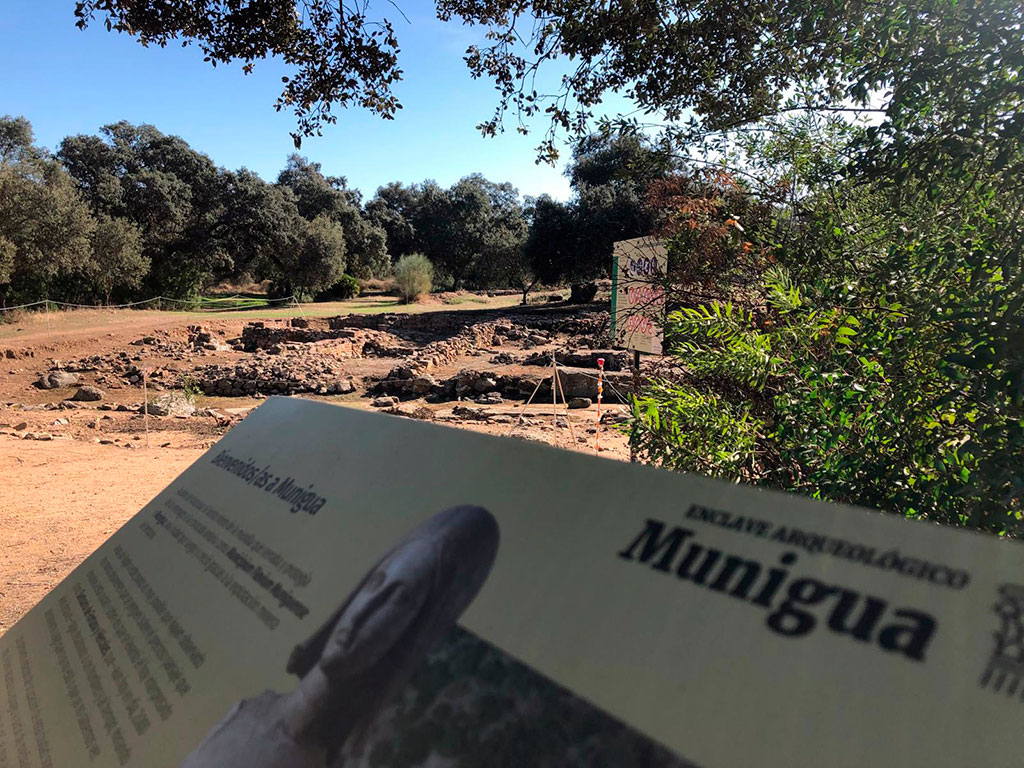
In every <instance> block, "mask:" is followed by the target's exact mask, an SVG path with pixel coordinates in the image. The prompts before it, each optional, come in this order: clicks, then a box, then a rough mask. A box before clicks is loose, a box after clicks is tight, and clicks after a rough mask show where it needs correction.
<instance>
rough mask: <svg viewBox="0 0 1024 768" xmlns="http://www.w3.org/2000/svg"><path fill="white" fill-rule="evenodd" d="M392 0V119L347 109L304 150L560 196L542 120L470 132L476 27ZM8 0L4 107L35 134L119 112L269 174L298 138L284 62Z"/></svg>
mask: <svg viewBox="0 0 1024 768" xmlns="http://www.w3.org/2000/svg"><path fill="white" fill-rule="evenodd" d="M399 5H400V6H401V8H402V11H404V13H405V15H406V16H407V17H408V18H409V23H406V21H405V20H404V19H402V18H400V17H398V14H397V13H396V12H394V11H393V9H391V8H390V7H389V6H387V5H386V4H385V3H383V2H380V3H379V7H380V8H381V9H386V10H387V11H391V12H390V13H388V14H387V15H389V16H394V17H397V18H395V19H393V21H394V23H395V26H396V31H397V34H398V38H399V43H400V45H401V47H402V52H401V53H400V61H401V66H402V68H403V69H404V71H405V76H404V77H405V79H404V80H403V81H402V82H400V83H398V85H397V88H396V91H397V93H398V95H399V98H400V99H401V101H402V103H403V105H404V109H402V110H401V111H400V112H399V113H398V117H397V119H396V120H395V121H384V120H381V119H379V118H377V117H374V116H372V115H370V114H369V113H366V112H363V111H361V110H358V109H350V110H342V111H340V112H338V113H337V114H338V124H337V125H335V126H328V127H327V128H326V129H325V135H324V136H323V137H322V138H312V139H307V140H305V141H304V142H303V146H302V154H304V155H306V156H307V157H309V158H310V159H312V160H314V161H316V162H319V163H322V165H323V167H324V171H325V173H327V174H329V175H343V176H347V177H348V179H349V183H350V184H351V185H353V186H356V187H358V188H359V189H361V190H362V191H363V193H364V194H366V195H367V196H372V194H373V192H374V191H375V190H376V189H377V187H378V186H380V185H382V184H385V183H387V182H389V181H401V182H403V183H411V182H418V181H422V180H424V179H427V178H433V179H436V180H437V181H438V182H439V183H441V184H442V185H445V186H447V185H450V184H452V183H454V182H455V181H457V180H458V179H459V178H461V177H462V176H465V175H466V174H469V173H473V172H477V171H479V172H481V173H483V174H484V175H485V176H487V177H488V178H490V179H492V180H494V181H511V182H512V183H513V184H514V185H515V186H517V187H518V188H519V191H520V192H521V193H522V194H524V195H538V194H541V193H545V192H546V193H548V194H551V195H552V196H554V197H556V198H559V199H565V198H566V197H568V195H569V185H568V182H567V180H566V179H565V177H564V176H563V174H562V167H559V168H551V167H550V166H546V165H536V164H535V162H534V157H535V153H534V147H535V146H536V144H537V143H539V139H540V136H541V134H542V133H543V129H544V127H545V126H544V124H543V123H541V122H537V123H535V124H534V125H533V129H534V132H533V133H531V134H530V135H528V136H521V135H519V134H517V133H516V132H515V131H514V130H510V131H509V132H508V133H506V134H504V135H503V136H500V137H498V138H496V139H494V138H492V139H485V138H482V137H481V136H480V135H479V133H478V132H477V131H476V129H475V127H474V126H475V125H476V124H477V123H478V122H480V121H481V120H483V119H485V118H487V117H489V116H490V115H491V112H492V111H493V108H494V106H495V104H496V103H497V102H496V97H497V94H496V92H495V91H494V89H493V85H492V84H491V83H490V82H488V81H482V80H479V81H474V80H472V79H471V78H470V76H469V72H468V70H467V69H466V66H465V63H464V62H463V60H462V54H463V52H464V51H465V49H466V46H467V45H468V44H469V43H470V42H472V41H474V40H475V39H478V38H479V33H478V31H475V30H472V29H469V28H466V27H463V26H461V25H458V24H456V23H448V24H443V23H441V22H439V21H437V20H436V19H435V18H434V15H433V5H432V4H431V3H424V2H422V0H417V1H416V2H412V0H408V1H407V2H400V3H399ZM2 6H3V8H2V12H0V72H4V73H5V76H4V78H3V80H2V81H0V114H12V115H23V116H25V117H27V118H28V119H29V120H30V121H31V122H32V125H33V128H34V129H35V134H36V141H37V143H39V144H42V145H44V146H47V147H50V148H51V149H52V148H54V147H56V145H57V143H58V142H59V141H60V140H61V139H62V138H63V137H64V136H67V135H71V134H76V133H96V132H97V131H98V129H99V127H100V126H102V125H104V124H107V123H112V122H116V121H118V120H122V119H123V120H128V121H130V122H133V123H151V124H152V125H155V126H156V127H157V128H158V129H160V130H161V131H163V132H164V133H168V134H175V135H178V136H181V137H183V138H184V139H185V140H186V141H188V142H189V143H190V144H191V145H192V146H193V147H195V148H196V149H197V150H199V151H201V152H204V153H206V154H207V155H209V156H210V157H211V158H212V159H213V161H214V162H215V163H216V164H218V165H222V166H225V167H227V168H232V169H235V168H239V167H242V166H245V167H247V168H249V169H251V170H253V171H256V172H257V173H259V174H260V175H261V176H262V177H263V178H265V179H267V180H268V181H272V180H273V179H274V178H276V176H277V173H278V171H279V170H280V169H281V168H282V167H283V166H284V163H285V159H286V158H287V156H288V155H289V154H290V153H291V152H293V151H294V147H293V144H292V140H291V137H290V136H289V135H288V134H289V131H290V130H293V129H294V127H295V120H294V116H293V115H292V113H290V112H281V113H277V112H275V111H274V109H273V103H274V101H275V99H276V98H277V95H278V93H279V91H280V87H281V76H282V75H283V74H287V70H286V69H285V68H284V67H283V66H282V65H280V64H279V63H278V62H272V61H271V62H266V61H264V62H258V63H257V65H256V69H255V71H254V73H253V74H252V75H248V76H246V75H244V74H243V73H242V71H241V67H240V65H233V66H230V67H217V68H216V69H214V68H212V67H211V66H210V65H208V64H206V63H204V62H203V61H202V55H201V54H200V53H199V51H198V49H197V48H195V47H189V48H184V49H182V48H181V47H178V46H169V47H168V48H166V49H161V48H143V47H142V46H140V45H139V44H138V43H137V42H135V40H134V39H133V38H130V37H128V36H126V35H119V34H117V33H114V32H107V31H106V30H105V29H104V27H103V25H102V23H99V22H94V23H93V25H92V26H90V27H89V29H87V30H85V31H79V30H78V29H77V28H76V27H75V19H74V14H73V10H74V0H3V2H2ZM568 154H569V153H568V151H567V150H566V151H564V152H563V156H568Z"/></svg>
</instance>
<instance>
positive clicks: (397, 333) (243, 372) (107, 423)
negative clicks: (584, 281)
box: [0, 296, 629, 634]
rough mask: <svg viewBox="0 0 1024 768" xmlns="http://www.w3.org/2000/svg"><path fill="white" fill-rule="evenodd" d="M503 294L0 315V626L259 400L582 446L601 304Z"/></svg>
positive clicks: (617, 450) (605, 427)
mask: <svg viewBox="0 0 1024 768" xmlns="http://www.w3.org/2000/svg"><path fill="white" fill-rule="evenodd" d="M514 302H515V297H509V296H499V297H473V296H466V297H454V298H453V299H450V300H449V301H448V303H439V302H435V303H431V304H427V305H415V306H413V307H411V308H406V307H396V306H395V303H394V301H393V300H391V299H388V298H370V299H362V300H355V301H352V302H338V303H333V304H331V305H314V306H312V307H310V306H305V307H301V308H292V309H289V310H263V311H251V312H244V313H220V314H216V315H210V314H202V315H198V314H190V313H169V312H154V311H133V310H118V311H110V310H79V311H72V312H49V313H36V314H31V315H25V316H23V317H21V318H19V319H18V321H17V322H14V323H9V324H6V325H4V324H0V544H2V548H0V634H3V632H5V631H6V630H7V629H8V628H9V627H10V626H11V625H12V624H13V623H14V622H15V621H17V619H18V618H20V617H21V616H22V615H23V614H24V613H25V612H26V611H27V610H28V609H29V608H31V607H32V606H33V605H34V604H35V603H36V602H38V600H39V599H40V598H41V597H42V596H43V595H44V594H46V592H47V591H48V590H49V589H51V588H52V587H53V586H54V585H55V584H56V583H57V582H59V581H60V580H61V579H63V578H64V577H65V576H66V575H67V574H68V573H69V572H70V571H71V570H72V569H73V568H74V567H75V566H77V565H78V564H79V563H80V562H81V561H82V560H84V559H85V557H87V556H88V555H89V554H90V553H91V552H92V551H94V550H95V549H96V547H98V546H99V545H100V544H101V543H102V542H103V541H104V540H105V539H106V538H107V537H108V536H109V535H110V534H111V533H113V532H114V531H115V530H117V528H119V527H120V526H121V525H123V524H124V523H125V522H126V521H127V520H128V519H129V518H130V517H131V516H132V515H134V514H135V513H136V512H137V511H138V510H139V509H140V508H141V507H142V506H143V505H144V504H145V503H146V502H147V501H148V500H149V499H151V498H152V497H153V496H155V495H156V494H157V493H158V492H159V491H160V490H162V489H163V488H164V487H165V486H166V485H167V484H168V483H169V482H170V481H171V480H172V479H173V478H174V477H176V476H177V475H178V474H180V473H181V472H182V471H183V470H184V469H185V468H186V467H187V466H188V465H189V464H191V463H192V462H193V461H195V460H196V459H197V458H198V457H199V456H200V455H201V454H202V452H203V451H204V450H206V449H207V448H209V447H211V446H212V445H213V444H214V443H215V442H216V441H217V440H218V439H219V438H220V437H221V436H222V435H223V434H225V433H226V432H227V431H228V430H229V429H230V428H231V427H232V426H233V425H235V424H237V423H238V422H239V421H240V420H241V419H243V418H244V416H245V414H246V413H248V412H249V411H250V410H251V409H252V408H253V407H255V406H257V405H258V404H259V403H260V402H262V400H263V399H264V398H265V397H267V396H268V395H274V394H281V395H291V396H298V397H309V398H314V399H320V400H326V401H328V402H332V403H335V404H337V405H340V406H346V407H356V408H376V409H379V410H382V411H384V412H387V413H390V414H393V415H398V416H405V417H410V418H417V419H422V420H429V421H435V422H438V423H442V424H446V425H449V426H455V427H459V428H465V429H471V430H474V431H479V432H484V433H488V434H494V435H500V436H506V437H511V438H520V439H527V440H536V441H540V442H545V443H548V444H552V445H557V446H559V447H562V448H566V449H570V450H578V451H586V452H590V453H594V452H595V440H596V438H597V434H596V433H597V431H598V426H599V425H598V419H597V409H596V406H595V405H593V404H590V401H591V400H593V399H595V396H596V374H597V370H596V364H595V363H594V361H595V360H596V358H597V357H598V356H602V357H605V358H607V365H608V366H609V367H610V368H612V369H615V368H617V367H621V365H622V363H623V361H624V354H623V353H614V352H610V351H600V350H601V349H602V347H606V345H607V317H608V313H607V308H606V307H602V306H601V305H592V306H589V307H586V308H582V309H581V308H571V307H566V306H564V305H551V306H541V307H537V308H531V309H528V310H519V309H517V308H515V307H514ZM396 309H397V310H402V312H401V314H384V313H393V312H395V310H396ZM407 309H411V311H409V312H407V311H405V310H407ZM595 350H597V351H595ZM552 355H555V356H556V357H557V358H558V359H559V362H560V363H561V364H562V366H561V367H560V373H559V379H558V381H557V383H556V392H555V399H556V400H557V406H556V405H553V403H552V393H551V383H552V377H551V372H552V368H551V365H550V363H549V361H550V358H551V356H552ZM538 362H539V364H538ZM48 377H49V380H47V378H48ZM608 377H609V381H608V384H607V385H606V387H605V390H604V392H605V398H606V402H605V405H604V408H603V416H604V418H603V420H602V421H603V422H604V423H603V424H602V425H601V426H600V430H601V434H600V441H601V448H602V451H601V453H600V455H601V456H603V457H608V458H614V459H620V460H621V459H626V458H628V447H627V445H626V440H625V437H624V436H623V435H622V434H621V433H620V432H619V431H617V430H616V428H615V422H620V421H621V420H622V418H623V416H624V406H622V405H621V404H614V403H608V400H614V399H615V396H614V394H613V391H614V392H618V391H619V389H624V388H625V387H626V386H627V384H628V377H629V374H628V373H626V372H624V371H621V370H618V371H615V370H613V371H612V372H611V373H609V374H608ZM144 383H145V385H146V389H145V397H144V394H143V384H144ZM51 385H52V386H51ZM559 385H560V387H561V389H558V386H559ZM97 394H98V396H99V399H97V400H91V399H81V398H83V397H95V396H96V395H97ZM531 394H533V395H534V401H533V403H531V404H530V405H529V406H527V405H526V400H527V399H528V398H529V397H530V395H531ZM563 396H564V397H563ZM588 396H589V397H588ZM71 398H79V399H71ZM574 398H579V399H578V400H577V402H576V403H575V405H576V406H580V407H578V408H575V409H573V410H569V409H567V408H566V403H567V402H568V401H569V400H572V399H574ZM144 400H145V402H146V404H147V405H146V408H145V409H143V407H142V405H143V402H144ZM143 410H145V411H146V412H145V413H143V412H140V411H143ZM157 414H165V415H157ZM556 414H557V415H556Z"/></svg>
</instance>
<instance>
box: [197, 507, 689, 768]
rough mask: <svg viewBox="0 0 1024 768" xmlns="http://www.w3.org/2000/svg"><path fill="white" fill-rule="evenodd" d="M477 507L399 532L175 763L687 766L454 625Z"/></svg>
mask: <svg viewBox="0 0 1024 768" xmlns="http://www.w3.org/2000/svg"><path fill="white" fill-rule="evenodd" d="M498 541H499V531H498V524H497V522H496V521H495V519H494V517H493V516H492V515H491V514H490V513H489V512H488V511H487V510H485V509H483V508H481V507H475V506H461V507H454V508H451V509H447V510H445V511H443V512H441V513H439V514H437V515H434V516H433V517H432V518H430V519H428V520H427V521H426V522H424V523H422V524H421V525H419V526H418V527H416V528H415V529H413V530H412V531H411V532H410V533H408V534H407V535H406V536H405V537H404V538H403V539H402V540H401V541H399V543H398V544H397V545H395V546H394V547H393V548H392V549H391V550H390V551H389V552H388V553H387V554H386V555H384V557H383V558H381V560H379V561H378V562H377V564H376V565H375V566H374V567H373V568H371V569H370V571H369V572H368V573H367V574H366V575H365V576H364V577H363V578H362V580H361V581H360V582H359V584H358V585H357V586H356V587H355V589H354V590H352V592H351V593H350V594H349V596H348V597H347V598H346V599H345V600H344V601H343V602H342V603H341V606H340V607H339V608H338V610H336V611H335V612H334V613H333V614H332V615H331V616H330V617H329V618H328V619H327V621H326V622H324V624H323V626H322V627H321V628H320V629H318V630H317V631H316V632H315V633H313V635H312V636H311V637H309V638H308V639H306V640H305V641H303V642H302V643H300V644H298V645H297V646H296V647H295V648H294V650H293V651H292V653H291V656H290V658H289V659H288V661H287V667H286V668H287V671H288V672H289V673H291V674H294V675H296V676H297V677H298V678H299V683H298V685H297V686H296V687H295V688H294V689H293V690H291V691H289V692H277V691H264V692H263V693H261V694H259V695H256V696H254V697H252V698H247V699H244V700H242V701H240V702H239V703H237V704H236V705H235V706H234V707H232V709H231V710H230V711H229V712H228V713H227V715H226V716H225V717H224V719H223V720H222V721H221V722H220V723H219V724H218V725H216V726H215V727H214V728H213V729H212V730H211V731H210V732H209V733H208V734H207V735H206V737H205V738H204V739H203V741H202V742H201V743H200V744H199V746H198V747H197V748H196V749H195V750H194V751H193V752H192V753H191V754H190V755H189V756H188V757H187V758H185V761H184V763H182V765H181V768H243V767H244V768H378V767H387V768H435V766H445V767H446V768H484V766H486V767H487V768H521V766H526V765H529V766H534V767H535V768H568V767H573V768H585V767H586V768H593V767H595V766H596V767H600V766H608V767H609V768H611V766H624V765H628V766H631V767H633V766H635V767H636V768H693V766H692V764H691V763H689V762H687V761H685V760H682V759H680V758H678V757H677V756H676V755H675V754H673V753H672V752H671V751H670V750H668V749H666V748H664V747H662V746H661V745H659V744H656V743H654V742H652V741H651V740H650V739H648V738H647V737H645V736H644V735H642V734H640V733H638V732H637V731H635V730H634V729H632V728H630V727H629V726H627V725H625V724H623V723H621V722H620V721H618V720H616V719H615V718H613V717H611V716H609V715H608V714H606V713H604V712H603V711H601V710H600V709H598V708H596V707H594V706H593V705H591V704H590V703H589V702H587V701H584V700H583V699H581V698H579V697H578V696H575V695H574V694H572V693H571V692H569V691H568V690H566V689H564V688H562V687H561V686H559V685H557V684H555V683H553V682H552V681H550V680H549V679H547V678H546V677H544V676H543V675H541V674H539V673H537V672H536V671H534V670H533V669H531V668H530V667H528V666H527V665H525V664H522V663H521V662H519V661H517V660H516V659H514V658H512V657H511V656H509V655H508V654H507V653H505V652H504V651H502V650H501V649H499V648H496V647H494V646H493V645H491V644H489V643H487V642H485V641H484V640H481V639H480V638H478V637H477V636H476V635H474V634H473V633H471V632H468V631H466V630H465V629H462V628H461V627H459V626H457V625H456V621H457V620H458V618H459V617H460V616H461V615H462V613H463V612H464V611H465V610H466V608H468V607H469V605H470V603H472V601H473V599H474V598H475V597H476V595H477V593H478V592H479V591H480V589H481V588H482V587H483V585H484V583H485V582H486V580H487V577H488V575H489V574H490V571H491V567H492V565H493V564H494V561H495V558H496V556H497V552H498Z"/></svg>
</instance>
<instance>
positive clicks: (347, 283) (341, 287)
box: [334, 275, 359, 299]
mask: <svg viewBox="0 0 1024 768" xmlns="http://www.w3.org/2000/svg"><path fill="white" fill-rule="evenodd" d="M334 294H335V295H336V296H337V297H338V298H339V299H354V298H356V296H358V295H359V281H358V280H356V279H355V278H354V277H352V275H342V276H341V280H339V281H338V282H337V283H335V285H334Z"/></svg>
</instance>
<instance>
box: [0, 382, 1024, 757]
mask: <svg viewBox="0 0 1024 768" xmlns="http://www.w3.org/2000/svg"><path fill="white" fill-rule="evenodd" d="M1022 677H1024V549H1022V548H1021V547H1020V545H1019V544H1016V543H1013V542H1002V541H999V540H997V539H996V538H994V537H985V536H981V535H976V534H972V533H966V532H964V531H957V530H953V529H949V528H943V527H940V526H937V525H934V524H929V523H919V522H909V521H905V520H902V519H899V518H897V517H894V516H883V515H880V514H877V513H872V512H868V511H865V510H861V509H856V508H851V507H844V506H840V505H828V504H823V503H818V502H815V501H811V500H809V499H805V498H799V497H796V496H789V495H785V494H781V493H773V492H763V491H758V490H754V489H750V488H746V487H743V486H740V485H734V484H730V483H726V482H720V481H716V480H711V479H705V478H701V477H696V476H689V475H683V474H676V473H670V472H665V471H661V470H655V469H651V468H647V467H642V466H638V465H630V464H626V463H619V462H614V461H609V460H606V459H598V458H593V457H588V456H584V455H581V454H578V453H570V452H566V451H559V450H555V449H552V448H548V447H546V446H540V445H536V444H530V443H526V442H522V441H516V440H506V439H500V438H495V437H489V436H486V435H479V434H474V433H471V432H467V431H459V430H455V429H450V428H445V427H439V426H435V425H430V424H425V423H422V422H417V421H413V420H408V419H402V418H399V417H392V416H384V415H380V414H370V413H365V412H360V411H355V410H350V409H344V408H339V407H335V406H331V405H327V404H322V403H312V402H305V401H301V400H295V399H288V398H273V399H271V400H269V401H268V402H267V403H265V404H264V405H263V406H261V407H260V408H258V409H257V410H256V411H255V412H254V413H253V414H252V415H250V416H249V417H248V418H247V419H246V420H245V421H244V422H243V423H242V424H241V425H240V426H238V427H236V428H235V429H233V430H232V431H231V432H230V433H229V434H228V435H227V436H226V437H225V438H224V439H223V440H221V441H220V442H219V443H218V444H217V445H216V446H214V448H212V449H211V450H210V451H209V452H208V453H207V454H205V455H204V456H203V457H202V458H200V459H199V460H198V461H197V462H196V463H195V464H194V465H193V466H192V467H191V468H190V469H188V470H187V471H186V472H185V473H184V474H182V475H181V476H180V477H179V478H178V479H177V480H175V481H174V482H173V483H172V484H171V485H170V486H169V487H168V488H167V489H166V490H165V491H163V492H162V493H161V494H160V495H159V496H157V498H155V499H154V500H153V502H151V503H150V504H149V505H147V506H146V507H145V508H144V509H143V510H142V511H141V512H140V513H139V514H138V515H137V516H136V517H135V518H134V519H132V520H131V521H130V522H129V523H127V524H126V525H125V526H124V527H123V528H122V529H121V530H119V531H118V532H117V533H115V534H114V535H113V536H112V537H111V538H110V540H109V541H108V542H107V543H106V544H104V545H103V546H102V547H101V548H100V549H99V550H98V551H97V552H95V553H94V554H93V555H92V556H91V557H89V558H88V559H87V560H86V561H85V562H84V563H83V564H82V565H81V566H80V567H79V568H78V569H76V570H75V571H74V572H73V573H72V574H71V575H70V576H69V577H68V578H67V579H66V580H65V581H64V582H62V583H61V584H60V585H59V586H58V587H57V588H55V589H54V590H53V591H52V592H51V593H50V594H49V595H48V596H47V597H46V598H44V599H43V601H42V602H41V603H40V604H39V605H38V606H36V607H35V608H34V609H33V610H32V611H31V612H29V613H28V614H27V615H26V616H25V617H24V618H23V619H22V620H21V621H20V622H18V623H17V624H16V625H15V626H14V627H13V628H12V629H11V630H10V631H8V632H7V634H6V635H4V636H3V637H2V638H0V764H2V765H8V766H18V768H27V767H29V766H31V767H35V766H57V767H62V766H75V767H76V768H77V767H78V766H96V767H97V768H106V767H108V766H146V767H147V768H152V767H153V766H161V767H164V766H169V767H171V768H173V767H175V766H185V767H186V768H207V767H208V766H218V768H225V767H227V768H235V767H236V766H246V768H281V767H283V766H289V768H304V767H305V766H333V768H340V767H341V766H345V767H346V768H347V767H348V766H401V767H403V768H405V767H407V766H423V767H426V766H437V765H445V766H452V767H456V768H457V767H459V766H463V767H465V768H470V767H473V768H475V767H478V766H488V767H490V766H516V767H517V768H518V767H520V766H544V767H547V766H550V767H551V768H555V767H558V768H561V767H562V766H594V765H616V766H639V765H646V766H655V765H656V766H660V767H670V768H671V767H674V766H692V765H698V766H705V767H706V768H711V767H714V768H727V767H732V766H754V765H756V766H766V767H768V768H770V767H771V766H779V767H780V768H783V767H784V768H794V767H795V766H796V767H798V766H809V767H811V766H813V767H814V768H820V766H830V768H843V767H844V766H849V767H850V768H853V767H854V766H856V768H862V766H865V765H871V766H901V767H905V766H929V768H932V767H936V766H938V767H942V766H1015V765H1020V764H1021V754H1024V729H1022V728H1021V727H1020V725H1021V722H1022V718H1024V700H1022V699H1024V679H1022Z"/></svg>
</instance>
